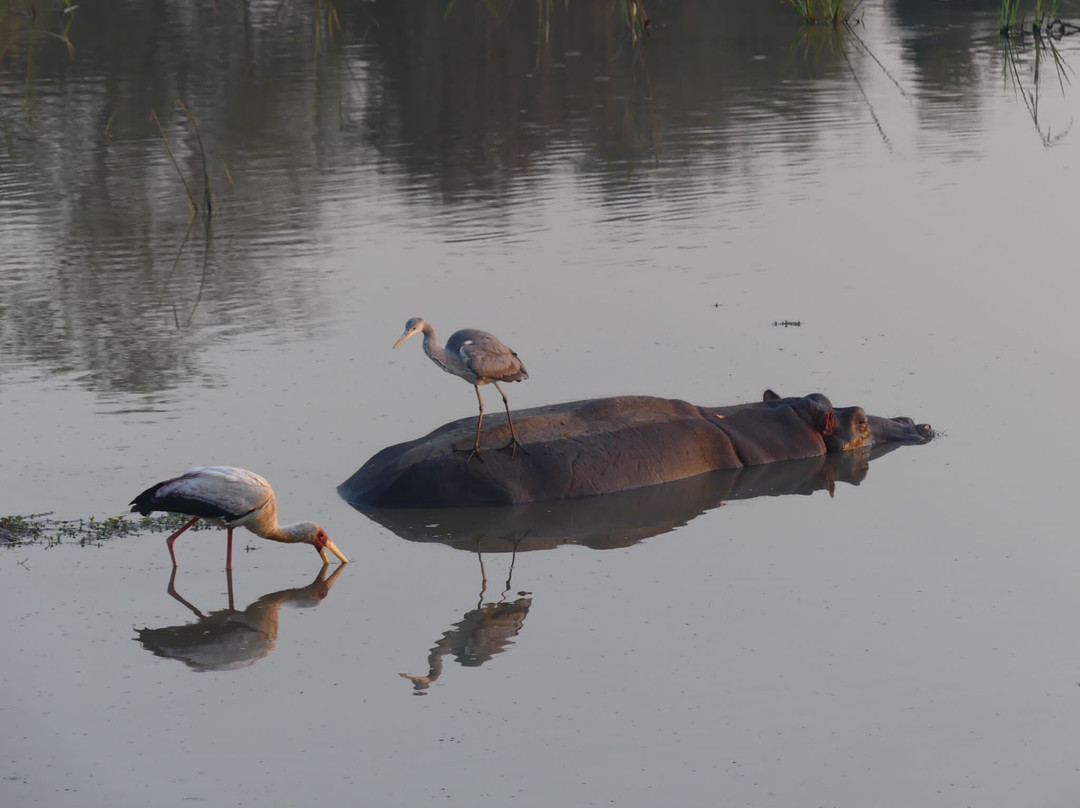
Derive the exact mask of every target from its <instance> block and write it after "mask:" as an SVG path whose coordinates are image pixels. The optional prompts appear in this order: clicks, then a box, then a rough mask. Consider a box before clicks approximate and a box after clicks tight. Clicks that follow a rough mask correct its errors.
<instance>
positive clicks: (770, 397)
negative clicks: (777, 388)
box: [761, 390, 780, 401]
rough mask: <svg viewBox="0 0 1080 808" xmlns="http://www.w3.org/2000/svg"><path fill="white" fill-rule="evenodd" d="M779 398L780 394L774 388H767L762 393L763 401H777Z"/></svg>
mask: <svg viewBox="0 0 1080 808" xmlns="http://www.w3.org/2000/svg"><path fill="white" fill-rule="evenodd" d="M779 398H780V396H778V395H777V394H776V393H774V392H773V391H772V390H766V391H765V392H764V393H762V394H761V400H762V401H777V400H779Z"/></svg>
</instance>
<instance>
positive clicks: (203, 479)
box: [130, 466, 349, 570]
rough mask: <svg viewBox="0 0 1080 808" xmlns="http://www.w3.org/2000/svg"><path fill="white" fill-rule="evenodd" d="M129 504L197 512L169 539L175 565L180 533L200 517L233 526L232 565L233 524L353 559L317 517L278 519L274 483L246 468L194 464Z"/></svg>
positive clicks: (145, 511) (144, 509)
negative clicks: (283, 521) (284, 522)
mask: <svg viewBox="0 0 1080 808" xmlns="http://www.w3.org/2000/svg"><path fill="white" fill-rule="evenodd" d="M130 504H131V510H132V512H135V511H138V512H139V513H141V514H142V515H143V516H149V515H150V514H151V513H152V512H153V511H168V512H170V513H181V514H184V515H185V516H191V517H193V518H192V519H191V521H189V522H187V523H186V524H185V525H184V526H183V527H182V528H180V529H179V530H178V531H176V532H175V533H173V534H172V535H171V536H169V538H167V539H166V540H165V543H166V545H167V546H168V548H169V555H171V556H172V563H173V566H174V567H175V566H176V552H175V551H174V550H173V543H174V542H175V541H176V539H177V537H179V535H180V534H181V533H183V532H184V531H185V530H187V529H188V528H189V527H191V526H192V525H194V524H195V523H196V522H198V521H199V520H200V519H205V520H207V521H211V522H213V523H215V524H218V525H221V526H222V527H225V528H227V529H228V531H229V548H228V551H227V553H226V557H225V569H227V570H231V569H232V534H233V528H237V527H240V526H243V527H246V528H247V529H248V530H250V531H251V532H252V533H254V534H256V535H258V536H262V537H263V538H264V539H270V540H271V541H280V542H286V543H288V544H292V543H296V542H300V543H303V544H310V545H312V546H314V548H315V550H316V551H317V552H318V553H319V555H320V556H322V560H323V564H327V563H329V561H330V559H329V558H328V557H327V555H326V550H327V549H329V550H330V552H332V553H333V554H334V555H336V556H337V557H338V558H340V559H341V561H342V563H344V564H348V563H349V559H347V558H346V557H345V555H344V554H343V553H342V552H341V550H339V549H338V548H337V545H336V544H334V542H333V541H332V540H331V538H330V537H329V536H327V535H326V531H325V530H323V529H322V527H321V526H320V525H317V524H315V523H314V522H297V523H296V524H294V525H284V526H282V525H279V524H278V520H277V501H276V500H275V499H274V489H272V488H271V487H270V483H268V482H267V481H266V479H265V478H264V477H260V476H259V475H258V474H256V473H255V472H253V471H248V470H247V469H238V468H232V467H231V466H204V467H196V468H190V469H188V470H187V471H185V472H184V473H183V474H182V475H181V476H179V477H174V478H173V479H171V480H165V481H164V482H160V483H158V484H157V485H154V486H151V487H150V488H147V489H146V490H145V491H143V492H142V493H141V494H139V496H137V497H135V499H133V500H132V501H131V503H130Z"/></svg>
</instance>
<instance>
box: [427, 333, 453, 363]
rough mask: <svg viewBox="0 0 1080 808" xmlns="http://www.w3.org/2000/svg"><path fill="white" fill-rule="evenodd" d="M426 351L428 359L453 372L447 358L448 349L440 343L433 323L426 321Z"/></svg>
mask: <svg viewBox="0 0 1080 808" xmlns="http://www.w3.org/2000/svg"><path fill="white" fill-rule="evenodd" d="M423 330H424V353H426V354H427V355H428V359H430V360H431V361H432V362H434V363H435V364H436V365H438V366H439V367H441V368H442V369H443V370H445V371H446V372H447V373H452V372H453V371H451V370H450V364H449V363H448V362H447V360H446V351H445V350H443V348H442V347H441V346H440V345H439V341H438V340H439V338H438V337H437V336H435V329H434V328H432V326H431V323H424V329H423Z"/></svg>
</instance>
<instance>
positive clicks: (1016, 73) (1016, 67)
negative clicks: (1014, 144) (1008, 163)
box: [1000, 29, 1072, 148]
mask: <svg viewBox="0 0 1080 808" xmlns="http://www.w3.org/2000/svg"><path fill="white" fill-rule="evenodd" d="M1064 35H1065V32H1064V31H1063V32H1062V33H1058V34H1054V33H1049V32H1048V33H1046V34H1045V35H1044V34H1042V33H1039V31H1038V29H1036V30H1035V33H1034V34H1032V36H1031V37H1030V39H1029V38H1028V37H1026V36H1025V35H1024V32H1023V31H1017V32H1015V33H1014V35H1012V36H1007V35H1006V36H1002V37H1001V39H1000V42H1001V54H1002V66H1003V70H1004V72H1005V80H1006V81H1007V82H1011V83H1012V86H1013V88H1014V89H1015V90H1016V91H1017V92H1018V93H1019V95H1020V97H1021V98H1023V99H1024V106H1025V107H1026V108H1027V111H1028V115H1030V116H1031V122H1032V123H1033V124H1034V125H1035V131H1036V132H1038V133H1039V139H1040V140H1042V143H1043V146H1045V147H1046V148H1049V147H1051V146H1055V145H1057V144H1058V143H1060V142H1061V140H1062V138H1064V137H1065V136H1066V135H1067V134H1069V132H1070V131H1071V130H1072V121H1070V122H1069V125H1068V126H1067V127H1066V128H1065V129H1064V130H1062V131H1061V132H1058V133H1057V134H1053V132H1051V129H1050V127H1049V126H1048V125H1045V126H1044V123H1043V122H1040V121H1039V96H1040V91H1041V87H1042V79H1043V73H1044V71H1043V69H1042V65H1043V62H1044V61H1045V59H1046V55H1047V54H1049V55H1050V58H1051V60H1052V64H1053V66H1054V72H1055V74H1056V75H1057V80H1058V87H1059V88H1060V89H1061V91H1062V93H1064V92H1065V83H1066V82H1067V81H1068V80H1069V77H1068V72H1069V71H1070V68H1069V65H1068V63H1067V62H1066V61H1065V58H1064V57H1063V56H1062V54H1061V51H1060V50H1058V47H1057V40H1059V39H1061V37H1062V36H1064ZM1029 42H1030V45H1029V44H1028V43H1029ZM1029 48H1030V52H1031V54H1032V56H1033V62H1032V70H1031V89H1030V90H1028V89H1026V88H1025V87H1024V79H1023V78H1021V76H1020V68H1021V66H1022V65H1023V62H1024V56H1025V55H1026V53H1027V52H1028V49H1029Z"/></svg>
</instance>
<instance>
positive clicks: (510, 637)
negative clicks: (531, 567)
mask: <svg viewBox="0 0 1080 808" xmlns="http://www.w3.org/2000/svg"><path fill="white" fill-rule="evenodd" d="M476 555H477V558H479V559H480V572H481V575H482V576H483V583H482V585H481V588H480V597H479V599H478V601H477V604H476V608H475V609H473V610H471V611H469V612H466V613H465V616H464V618H463V619H461V620H460V621H458V622H457V623H454V625H453V627H452V628H451V629H450V630H449V631H444V632H443V635H442V637H440V638H439V640H437V641H436V643H435V645H434V647H433V648H432V649H431V651H430V652H429V653H428V672H427V674H426V675H424V676H413V675H411V674H408V673H399V674H398V676H400V677H402V678H403V679H408V680H409V681H411V682H412V683H413V688H414V689H415V690H416V692H417V693H418V694H423V692H424V691H425V690H427V688H428V687H429V686H430V685H431V683H432V682H434V681H435V680H436V679H438V678H439V677H440V676H441V675H442V658H443V656H444V655H445V654H453V655H454V658H455V659H457V661H458V662H460V663H461V664H462V665H464V666H465V667H467V668H476V667H479V666H480V665H483V664H484V663H485V662H487V661H488V660H489V659H491V658H492V657H494V656H495V655H496V654H499V653H502V652H503V651H505V650H506V649H507V647H508V646H509V645H512V644H513V642H514V637H516V636H517V635H518V633H519V632H520V631H521V628H522V625H523V624H524V622H525V617H526V615H528V613H529V607H530V606H532V598H531V597H524V596H525V595H527V594H529V593H527V592H519V593H518V594H519V595H521V596H522V597H519V598H518V599H517V600H514V601H511V602H509V603H507V602H506V594H507V592H509V591H510V579H511V578H512V577H513V574H514V559H515V558H516V551H515V555H514V556H512V557H511V561H510V570H509V572H508V573H507V576H506V588H505V589H504V590H503V592H502V595H501V596H500V597H499V600H498V602H497V603H484V593H485V592H486V591H487V575H486V573H485V572H484V560H483V558H482V557H481V556H480V551H479V549H478V550H477V553H476Z"/></svg>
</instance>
